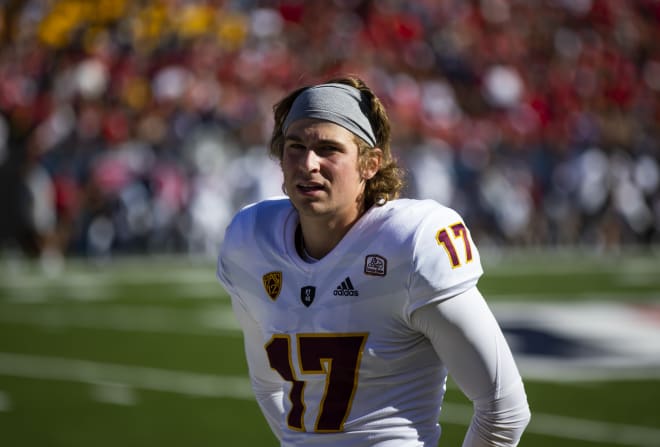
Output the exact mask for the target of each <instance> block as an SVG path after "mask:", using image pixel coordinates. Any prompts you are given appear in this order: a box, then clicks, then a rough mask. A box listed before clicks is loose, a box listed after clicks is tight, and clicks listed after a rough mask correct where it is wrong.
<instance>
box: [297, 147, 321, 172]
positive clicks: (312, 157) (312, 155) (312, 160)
mask: <svg viewBox="0 0 660 447" xmlns="http://www.w3.org/2000/svg"><path fill="white" fill-rule="evenodd" d="M301 162H302V165H303V166H304V168H305V170H306V171H307V172H316V171H318V170H319V156H318V154H317V153H316V152H315V151H314V150H313V149H307V150H306V151H305V152H304V153H303V154H302V160H301Z"/></svg>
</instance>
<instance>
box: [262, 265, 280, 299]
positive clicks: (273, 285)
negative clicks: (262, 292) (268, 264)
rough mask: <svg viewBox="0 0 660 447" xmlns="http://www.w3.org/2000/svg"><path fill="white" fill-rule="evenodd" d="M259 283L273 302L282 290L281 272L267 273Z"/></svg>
mask: <svg viewBox="0 0 660 447" xmlns="http://www.w3.org/2000/svg"><path fill="white" fill-rule="evenodd" d="M261 282H262V283H263V285H264V289H266V293H267V294H268V296H269V297H270V299H271V300H273V301H275V300H276V299H277V297H278V295H279V294H280V291H281V290H282V272H269V273H266V274H265V275H264V276H262V277H261Z"/></svg>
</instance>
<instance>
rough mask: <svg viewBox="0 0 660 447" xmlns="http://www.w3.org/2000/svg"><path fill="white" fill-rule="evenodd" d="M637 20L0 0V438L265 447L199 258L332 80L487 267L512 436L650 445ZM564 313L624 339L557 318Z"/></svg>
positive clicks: (641, 29)
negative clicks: (527, 422) (297, 96)
mask: <svg viewBox="0 0 660 447" xmlns="http://www.w3.org/2000/svg"><path fill="white" fill-rule="evenodd" d="M659 25H660V2H658V1H657V0H636V1H629V2H621V1H617V0H602V1H599V0H573V1H571V0H534V1H523V0H480V1H457V0H452V1H450V0H447V1H432V0H420V1H410V2H407V1H393V0H390V1H368V0H334V1H306V2H304V1H297V0H290V1H257V0H253V1H250V0H245V1H239V0H236V1H229V0H227V1H222V0H207V1H202V0H195V1H186V0H162V1H157V0H154V1H125V0H98V1H91V0H89V1H83V0H7V1H4V2H0V204H1V206H2V218H0V256H1V257H0V261H1V264H0V265H2V270H0V279H1V281H0V345H1V346H0V442H1V443H2V444H3V445H62V446H73V445H85V444H90V443H94V444H97V445H117V444H123V445H153V444H161V445H177V444H181V443H183V442H188V443H190V444H191V445H200V446H205V445H212V444H219V445H233V444H239V443H240V444H244V445H263V444H267V443H269V442H270V443H271V445H272V438H269V434H268V433H267V429H266V426H265V424H264V423H263V420H262V419H261V417H260V416H259V414H258V412H257V409H256V406H255V405H254V404H253V402H252V401H251V400H250V398H249V392H246V391H245V390H244V386H245V382H244V381H242V380H241V378H242V379H244V378H245V366H244V362H243V360H242V356H241V352H240V336H239V335H238V333H237V332H236V328H235V326H232V322H231V321H232V320H231V315H230V314H229V313H228V312H227V310H228V308H227V306H228V303H227V298H226V296H224V294H223V292H222V290H221V289H219V286H218V285H217V284H216V283H215V282H214V279H213V265H212V262H213V258H214V256H215V255H216V253H217V250H218V246H219V243H220V240H221V238H222V234H223V231H224V227H225V225H226V223H227V221H228V219H229V218H230V216H231V215H232V213H233V212H235V211H236V210H237V209H238V208H239V207H241V206H242V205H244V204H247V203H249V202H251V201H254V200H258V199H259V198H262V197H264V196H267V195H272V194H280V193H281V190H280V185H281V182H280V174H279V171H278V169H279V168H278V167H277V165H276V164H275V163H274V162H273V161H272V160H269V159H268V158H267V157H266V146H265V145H266V143H267V141H268V137H269V131H270V128H271V117H270V113H271V107H272V104H273V103H274V102H275V101H276V100H277V99H279V98H280V97H281V96H282V95H283V94H284V93H285V92H286V91H288V90H289V89H291V88H293V87H297V86H300V85H305V84H309V83H311V82H315V81H318V80H323V79H326V78H328V77H332V76H335V75H336V74H338V73H352V74H357V75H359V76H361V77H363V78H364V79H365V80H366V81H367V82H368V83H369V84H370V85H371V86H372V88H373V89H374V90H375V91H376V93H377V94H378V95H379V96H380V97H381V98H382V99H383V101H384V102H385V104H386V106H387V107H388V110H389V113H390V117H391V120H392V122H393V135H394V144H393V147H394V149H395V151H396V153H397V155H398V157H399V158H400V160H401V163H402V165H403V167H404V168H406V170H407V171H408V180H409V181H408V185H407V189H406V195H408V196H412V197H431V198H435V199H436V200H438V201H440V202H441V203H444V204H447V205H449V206H452V207H454V208H456V209H457V210H459V211H460V212H461V213H462V214H463V216H464V217H465V220H466V221H467V223H468V224H469V226H470V228H471V230H472V233H473V237H474V239H475V240H476V242H477V244H478V245H479V246H480V247H481V248H482V250H483V252H484V258H485V260H486V268H487V273H486V276H485V277H484V280H483V285H482V288H483V290H484V293H485V294H486V296H487V297H489V299H490V300H492V301H493V305H494V307H495V308H496V311H497V312H498V313H497V315H498V318H501V321H503V324H504V326H505V330H506V332H507V336H509V337H510V338H511V340H512V341H516V343H515V346H516V349H518V350H517V351H516V355H517V358H518V359H519V361H520V362H521V364H524V365H525V368H523V369H524V372H525V374H527V375H528V377H529V382H528V383H529V386H528V388H529V389H528V391H529V394H530V401H531V403H532V407H533V409H534V410H535V411H536V412H537V414H540V416H537V417H536V418H535V421H534V422H532V426H530V434H529V435H526V438H524V441H523V445H539V446H541V445H555V444H556V443H557V442H561V444H562V445H564V446H573V445H575V446H577V445H660V441H658V439H660V435H659V432H660V423H658V421H657V410H655V408H656V407H657V402H658V398H660V395H658V392H659V391H658V389H660V388H659V387H658V385H659V383H658V377H659V376H660V365H659V364H658V363H659V361H658V359H660V353H658V351H657V350H653V346H654V345H655V346H660V335H659V334H660V329H659V327H660V323H659V322H658V320H659V319H658V317H657V315H658V314H660V311H659V308H658V306H659V305H658V303H659V301H660V300H659V295H660V280H658V278H657V277H658V276H659V275H658V273H660V263H659V262H658V258H657V243H658V236H659V232H660V192H659V191H660V188H659V186H658V185H659V183H660V167H659V164H658V158H659V157H658V153H659V142H660V133H659V130H660V127H659V126H660V102H659V93H660V44H658V42H660V26H659ZM193 298H194V299H193ZM512 303H513V304H512ZM532 304H539V305H543V306H546V305H547V306H550V305H552V306H557V307H552V308H548V307H529V309H531V310H529V312H530V313H528V314H525V313H524V312H523V313H520V312H519V313H516V312H514V310H517V311H519V310H520V309H523V308H524V309H527V307H525V306H527V305H532ZM560 304H561V305H562V306H559V305H560ZM584 305H587V306H601V305H602V307H587V308H586V309H587V310H586V312H587V313H586V314H584V315H586V316H585V317H584V320H582V321H580V320H579V319H578V321H577V322H575V321H573V323H574V324H575V325H576V326H577V327H580V328H583V329H584V328H586V327H589V328H592V329H593V328H594V327H595V326H596V324H595V322H597V321H604V322H605V323H606V324H609V325H610V326H609V329H611V331H610V333H613V332H617V331H613V329H612V328H615V327H618V328H621V327H623V326H624V324H623V322H624V320H625V322H626V326H625V327H626V328H630V333H637V332H638V334H637V335H640V334H641V336H639V338H634V337H632V336H629V335H630V333H625V334H621V338H619V339H617V340H618V341H617V340H614V339H613V338H608V337H607V328H605V329H603V328H598V330H596V329H594V331H592V332H589V333H588V335H589V336H590V337H592V338H590V339H589V338H588V337H587V339H586V341H585V339H584V336H585V334H586V329H585V330H583V331H582V332H580V331H576V330H572V331H568V332H566V327H561V328H557V327H556V326H557V323H558V321H557V320H562V321H563V319H564V318H566V319H567V320H571V316H573V319H572V320H575V316H576V315H583V314H582V313H580V312H583V311H584V309H585V308H583V307H581V308H580V309H582V310H580V309H578V308H576V307H574V306H584ZM556 309H561V312H566V309H568V311H567V312H568V313H567V314H565V313H562V314H557V313H556V312H559V311H557V310H556ZM534 312H536V313H534ZM589 312H591V313H592V318H589V315H590V314H589ZM538 314H542V315H546V314H547V315H555V319H554V321H552V319H549V320H550V321H545V320H544V321H541V320H540V319H539V318H537V316H538ZM612 315H614V317H612V319H611V320H609V319H607V318H606V317H607V316H610V317H611V316H612ZM622 315H626V318H622V317H621V316H622ZM628 316H629V317H630V318H628ZM537 320H538V321H537ZM631 321H632V323H631ZM553 323H554V324H555V326H553V325H552V324H553ZM567 325H568V324H565V325H564V326H567ZM635 327H636V328H637V329H638V331H637V332H635V330H634V329H635ZM640 328H644V331H642V330H641V329H640ZM599 331H600V332H599ZM619 332H621V331H618V332H617V334H618V333H619ZM626 334H628V335H626ZM610 335H611V334H610ZM580 337H582V338H580ZM621 339H623V340H624V341H623V342H621ZM602 341H607V343H604V344H603V343H597V342H602ZM615 345H616V347H617V348H616V349H613V348H612V350H613V351H616V352H617V355H619V357H617V360H616V361H614V360H612V359H613V358H614V357H613V355H610V354H612V352H609V351H608V352H607V354H608V355H609V357H608V356H606V355H604V352H605V351H607V350H608V346H615ZM642 345H644V346H647V345H650V346H651V347H650V348H648V350H644V349H641V348H640V346H642ZM523 348H524V349H523ZM587 348H588V349H587ZM619 348H620V349H619ZM632 348H638V349H637V350H635V349H632ZM633 351H634V352H633ZM560 358H561V359H563V361H564V363H561V362H559V363H556V364H554V365H555V366H552V365H551V364H550V363H547V362H545V363H544V362H541V363H538V362H536V363H533V362H532V363H528V360H529V361H530V362H531V361H538V360H543V361H550V360H553V361H554V360H557V359H560ZM566 359H568V360H569V361H570V360H571V359H572V360H573V363H570V362H569V363H570V364H567V363H566V362H565V361H566ZM584 359H591V360H594V359H595V360H596V361H595V362H592V363H589V364H588V365H587V362H586V360H585V361H584V362H583V360H584ZM576 360H579V361H576ZM617 362H618V363H617ZM535 365H536V366H535ZM538 365H541V366H540V367H539V366H538ZM556 365H559V366H556ZM555 367H556V368H558V369H552V368H555ZM539 368H541V370H543V371H546V374H545V375H543V374H540V373H539V372H538V369H539ZM548 371H549V372H548ZM177 372H178V373H179V374H178V375H177ZM552 375H554V377H550V376H552ZM562 375H564V376H565V377H563V378H562ZM449 397H450V398H451V399H450V404H451V403H452V402H453V405H454V407H453V408H454V410H455V411H453V412H452V411H450V410H451V409H452V407H451V406H450V407H449V408H448V411H447V412H446V413H447V415H448V417H451V414H454V415H458V416H457V420H454V421H449V422H448V425H447V433H446V435H447V437H446V438H445V439H446V441H445V444H444V445H456V443H457V442H458V441H457V440H458V439H460V433H461V430H464V425H461V424H464V423H465V419H464V418H463V419H461V414H462V413H461V412H462V411H463V413H465V411H464V410H465V407H464V405H465V403H464V402H463V403H460V402H461V400H460V396H459V395H458V394H457V393H456V392H455V390H453V391H452V390H451V389H450V395H449ZM461 405H463V406H461ZM562 418H564V419H562ZM538 421H540V422H538ZM452 424H453V425H452ZM534 424H536V425H534ZM571 427H573V428H571ZM576 427H577V428H576ZM571 433H572V434H571ZM557 436H559V437H560V438H561V439H560V440H559V441H558V440H557ZM562 436H563V438H562ZM525 440H526V441H525Z"/></svg>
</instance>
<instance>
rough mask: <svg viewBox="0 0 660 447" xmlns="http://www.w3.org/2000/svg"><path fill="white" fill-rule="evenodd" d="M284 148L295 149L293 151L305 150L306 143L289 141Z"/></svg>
mask: <svg viewBox="0 0 660 447" xmlns="http://www.w3.org/2000/svg"><path fill="white" fill-rule="evenodd" d="M284 148H285V149H287V150H293V151H304V150H305V146H304V145H302V144H301V143H296V142H290V143H287V144H286V145H285V146H284Z"/></svg>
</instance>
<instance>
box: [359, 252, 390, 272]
mask: <svg viewBox="0 0 660 447" xmlns="http://www.w3.org/2000/svg"><path fill="white" fill-rule="evenodd" d="M364 273H365V274H367V275H375V276H385V275H387V259H385V258H384V257H382V256H380V255H367V256H366V257H365V258H364Z"/></svg>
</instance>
